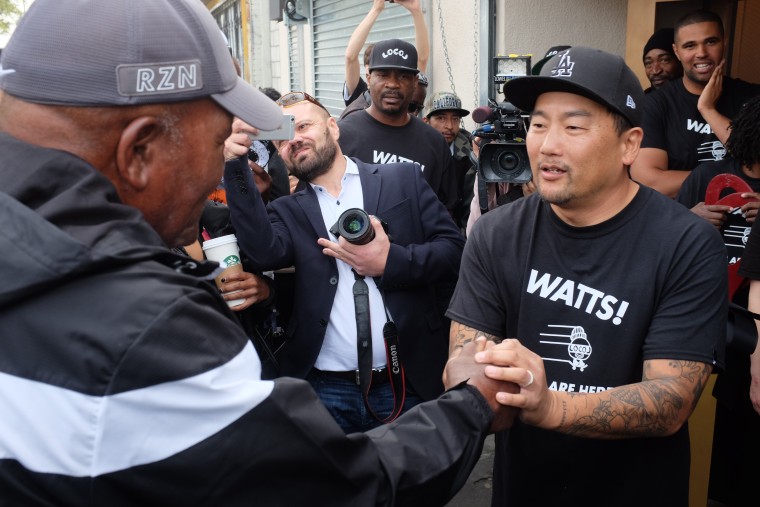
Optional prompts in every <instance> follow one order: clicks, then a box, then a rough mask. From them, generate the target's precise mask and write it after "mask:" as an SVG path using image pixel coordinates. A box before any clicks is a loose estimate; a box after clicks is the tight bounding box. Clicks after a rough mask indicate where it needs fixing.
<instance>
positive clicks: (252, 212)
mask: <svg viewBox="0 0 760 507" xmlns="http://www.w3.org/2000/svg"><path fill="white" fill-rule="evenodd" d="M352 160H354V162H355V163H356V165H357V166H358V168H359V177H360V179H361V184H362V194H363V197H364V208H365V211H366V212H367V213H369V214H372V215H376V216H378V217H379V218H381V219H383V220H384V221H385V222H386V223H387V224H388V232H389V234H390V236H391V238H392V240H393V241H392V243H391V247H390V252H389V254H388V260H387V263H386V267H385V272H384V274H383V276H382V277H381V278H380V280H379V285H378V286H379V287H380V289H381V290H382V291H383V292H384V294H385V302H386V304H387V306H388V309H389V310H390V312H391V315H392V316H393V319H394V321H395V322H396V325H397V327H398V330H399V355H400V357H401V361H402V363H403V365H404V368H405V371H406V377H407V381H408V383H409V384H410V385H411V387H412V389H413V390H414V391H416V392H417V394H418V395H420V396H421V397H422V398H424V399H431V398H434V397H436V396H438V395H439V394H440V393H441V392H442V391H443V383H442V381H441V374H442V373H443V368H444V366H445V364H446V360H447V358H448V342H449V327H450V324H449V320H448V319H446V318H445V317H444V311H445V309H446V308H445V306H446V305H448V296H450V294H449V293H448V292H449V291H450V290H451V288H452V286H453V285H454V284H455V282H456V279H457V276H458V274H459V262H460V260H461V256H462V250H463V248H464V237H463V236H462V234H461V233H460V232H459V230H458V229H457V227H456V226H455V225H454V222H453V221H452V220H451V217H450V215H449V213H448V212H447V211H446V208H445V207H444V206H443V204H441V202H440V201H439V200H438V197H437V196H436V195H435V193H434V192H433V190H432V189H431V188H430V186H429V185H428V184H427V182H425V180H424V178H423V177H422V172H421V171H420V170H419V168H418V167H417V166H415V165H413V164H406V163H404V164H386V165H376V164H365V163H363V162H361V161H359V160H357V159H352ZM224 180H225V187H226V191H227V203H228V204H229V206H230V211H231V216H232V223H233V226H234V227H235V231H236V234H237V237H238V243H239V245H240V247H241V249H242V250H243V251H244V252H245V253H246V255H248V257H249V258H250V259H251V261H252V262H253V264H254V265H255V266H256V267H257V268H259V269H261V270H270V269H280V268H285V267H289V266H295V295H294V302H293V314H292V316H291V318H290V322H289V324H288V329H287V337H288V340H287V342H286V345H285V347H284V349H283V351H282V355H281V363H280V364H281V372H280V373H281V374H282V375H283V376H293V377H298V378H305V377H306V375H307V374H308V373H309V371H310V370H311V368H312V367H313V366H314V363H315V362H316V359H317V355H318V354H319V351H320V349H321V348H322V342H323V340H324V336H325V329H326V326H327V322H328V320H329V318H330V311H331V309H332V304H333V300H334V298H335V291H336V288H337V283H338V268H337V265H336V261H335V259H333V258H332V257H329V256H327V255H325V254H323V253H322V248H321V247H320V246H319V245H318V244H317V239H318V238H329V236H328V233H327V229H326V228H325V224H324V221H323V218H322V212H321V210H320V208H319V203H318V202H317V196H316V193H315V192H314V189H313V188H311V185H307V187H306V189H305V190H302V191H300V192H296V193H295V194H293V195H289V196H285V197H281V198H279V199H276V200H274V201H272V202H271V203H270V204H269V206H268V207H267V208H265V207H264V204H263V202H262V200H261V198H260V197H259V193H258V190H257V189H256V185H255V184H254V183H253V178H252V176H251V171H250V169H249V168H248V167H247V164H245V163H244V162H238V161H233V162H228V163H227V164H226V166H225V171H224Z"/></svg>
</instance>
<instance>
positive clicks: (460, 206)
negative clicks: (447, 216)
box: [422, 92, 477, 231]
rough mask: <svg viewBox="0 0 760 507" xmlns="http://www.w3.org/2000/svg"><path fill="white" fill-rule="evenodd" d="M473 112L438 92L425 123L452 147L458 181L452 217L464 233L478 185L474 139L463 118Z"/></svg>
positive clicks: (430, 101)
mask: <svg viewBox="0 0 760 507" xmlns="http://www.w3.org/2000/svg"><path fill="white" fill-rule="evenodd" d="M469 114H470V112H469V111H468V110H467V109H463V108H462V101H461V100H460V99H459V97H458V96H457V95H456V94H455V93H452V92H436V93H434V94H433V95H432V96H431V97H430V98H429V99H428V100H427V105H426V107H425V110H424V117H423V118H422V121H424V122H425V123H427V124H428V125H430V126H431V127H433V128H434V129H436V130H437V131H438V132H440V133H441V135H442V136H443V138H444V139H445V140H446V143H447V144H448V145H449V150H450V151H451V156H452V157H453V160H454V171H455V172H454V174H456V182H457V203H456V206H455V207H454V209H453V212H452V218H454V222H455V223H456V224H457V226H458V227H459V228H460V229H461V230H462V231H464V230H465V228H466V226H467V219H468V217H469V215H470V202H471V201H472V196H473V187H474V185H475V174H476V171H477V170H476V168H475V166H474V165H473V163H472V160H471V159H470V153H472V136H471V135H470V133H469V132H467V131H466V130H464V129H462V119H463V118H466V117H467V116H468V115H469Z"/></svg>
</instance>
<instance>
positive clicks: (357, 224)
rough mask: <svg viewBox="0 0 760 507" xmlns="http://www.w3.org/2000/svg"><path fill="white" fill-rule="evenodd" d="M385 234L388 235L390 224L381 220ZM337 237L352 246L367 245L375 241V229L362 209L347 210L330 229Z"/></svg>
mask: <svg viewBox="0 0 760 507" xmlns="http://www.w3.org/2000/svg"><path fill="white" fill-rule="evenodd" d="M380 223H381V224H382V226H383V230H384V231H385V234H388V224H386V223H385V222H383V221H382V220H380ZM330 232H331V233H332V234H334V235H335V237H338V238H339V237H341V236H343V237H344V238H345V239H346V241H348V242H349V243H351V244H352V245H366V244H367V243H369V242H370V241H372V240H373V239H375V229H373V228H372V222H371V221H370V218H369V215H368V214H367V212H366V211H364V210H363V209H360V208H351V209H347V210H346V211H344V212H343V213H341V214H340V217H339V218H338V221H337V222H335V224H334V225H333V226H332V227H330Z"/></svg>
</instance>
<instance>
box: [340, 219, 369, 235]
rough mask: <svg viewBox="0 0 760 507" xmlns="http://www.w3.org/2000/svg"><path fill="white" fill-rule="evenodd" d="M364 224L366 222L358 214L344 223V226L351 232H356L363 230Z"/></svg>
mask: <svg viewBox="0 0 760 507" xmlns="http://www.w3.org/2000/svg"><path fill="white" fill-rule="evenodd" d="M363 226H364V223H363V222H362V220H361V218H360V217H358V216H352V217H350V218H349V219H348V220H347V221H346V223H345V224H343V227H344V228H345V229H346V230H347V231H348V232H350V233H351V234H356V233H357V232H359V231H361V230H362V227H363Z"/></svg>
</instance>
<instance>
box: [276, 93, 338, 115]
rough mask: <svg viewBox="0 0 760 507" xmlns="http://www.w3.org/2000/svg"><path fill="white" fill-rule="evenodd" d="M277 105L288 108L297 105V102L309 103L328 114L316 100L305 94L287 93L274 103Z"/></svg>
mask: <svg viewBox="0 0 760 507" xmlns="http://www.w3.org/2000/svg"><path fill="white" fill-rule="evenodd" d="M275 102H276V103H277V105H279V106H282V107H290V106H294V105H296V104H298V103H299V102H311V103H312V104H314V105H315V106H319V107H321V108H322V109H324V110H325V112H327V114H330V111H328V110H327V108H326V107H325V106H323V105H322V104H320V103H319V101H318V100H317V99H315V98H314V97H312V96H311V95H309V94H308V93H306V92H288V93H286V94H285V95H283V96H282V97H280V98H279V99H277V100H276V101H275Z"/></svg>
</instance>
